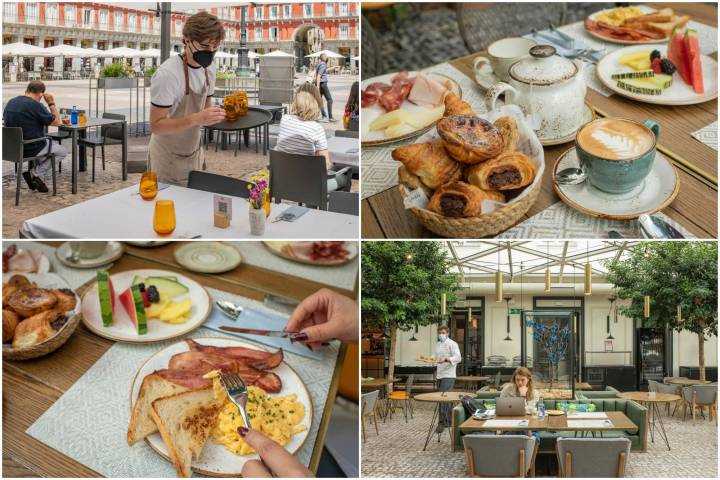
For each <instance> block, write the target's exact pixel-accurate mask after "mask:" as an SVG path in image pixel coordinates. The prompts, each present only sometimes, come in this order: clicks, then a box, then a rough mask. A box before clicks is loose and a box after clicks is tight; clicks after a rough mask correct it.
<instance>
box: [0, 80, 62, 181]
mask: <svg viewBox="0 0 720 480" xmlns="http://www.w3.org/2000/svg"><path fill="white" fill-rule="evenodd" d="M43 98H44V99H45V102H46V103H47V105H48V107H49V108H50V111H48V109H47V108H45V106H44V105H43V104H42V103H40V101H41V100H42V99H43ZM3 121H4V122H5V126H6V127H20V128H22V131H23V140H26V141H27V140H32V139H34V138H42V137H44V136H45V129H46V127H47V126H48V125H55V126H57V125H62V121H61V120H60V114H59V113H58V110H57V108H56V107H55V99H54V98H53V96H52V95H50V94H49V93H45V84H44V83H43V82H41V81H39V80H33V81H32V82H30V83H29V84H28V86H27V89H26V90H25V95H20V96H18V97H15V98H13V99H11V100H10V101H9V102H8V103H7V105H6V106H5V111H4V112H3ZM48 148H49V140H45V141H44V142H35V143H30V144H27V145H25V147H24V153H23V156H25V157H35V156H38V155H42V154H44V153H47V152H48ZM52 153H54V154H55V158H56V159H57V160H58V162H60V161H62V160H63V158H65V157H66V156H67V154H68V151H67V150H66V149H65V147H63V146H62V145H60V144H59V143H56V142H53V145H52ZM33 163H35V165H33V164H32V163H31V164H30V166H29V168H28V171H27V172H23V178H24V179H25V181H26V182H27V184H28V187H30V190H37V191H39V192H42V193H46V192H47V191H48V187H47V185H45V182H43V181H42V179H40V177H39V176H38V175H44V174H45V173H47V169H48V166H49V162H48V161H47V159H46V160H43V161H40V162H39V163H38V162H33Z"/></svg>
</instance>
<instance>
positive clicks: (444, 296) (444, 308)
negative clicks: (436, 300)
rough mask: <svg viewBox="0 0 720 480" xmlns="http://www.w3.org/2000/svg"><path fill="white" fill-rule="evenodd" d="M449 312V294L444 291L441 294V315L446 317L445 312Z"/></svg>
mask: <svg viewBox="0 0 720 480" xmlns="http://www.w3.org/2000/svg"><path fill="white" fill-rule="evenodd" d="M446 313H447V294H445V293H443V294H442V295H441V296H440V315H441V316H442V317H443V318H445V314H446Z"/></svg>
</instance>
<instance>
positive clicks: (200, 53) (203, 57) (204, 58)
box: [193, 50, 215, 68]
mask: <svg viewBox="0 0 720 480" xmlns="http://www.w3.org/2000/svg"><path fill="white" fill-rule="evenodd" d="M213 58H215V52H213V51H212V50H195V51H194V52H193V60H195V61H196V62H197V63H198V64H200V66H201V67H203V68H207V67H209V66H210V64H211V63H212V62H213Z"/></svg>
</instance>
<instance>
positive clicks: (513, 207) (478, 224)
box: [399, 182, 542, 238]
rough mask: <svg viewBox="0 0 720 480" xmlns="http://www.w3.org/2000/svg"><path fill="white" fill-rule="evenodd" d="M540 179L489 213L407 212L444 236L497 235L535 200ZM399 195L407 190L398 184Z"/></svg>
mask: <svg viewBox="0 0 720 480" xmlns="http://www.w3.org/2000/svg"><path fill="white" fill-rule="evenodd" d="M541 184H542V182H537V183H536V184H535V186H531V187H529V188H530V191H529V192H528V193H527V195H525V197H523V198H522V199H521V200H519V201H517V202H513V203H511V204H509V205H507V206H504V207H501V208H498V209H496V210H495V211H493V212H492V213H488V214H483V215H480V216H479V217H468V218H450V217H444V216H442V215H438V214H437V213H435V212H431V211H430V210H426V209H424V208H417V207H412V208H410V211H411V212H412V213H413V215H415V217H416V218H417V219H418V220H419V221H420V223H422V224H423V225H424V226H425V228H427V229H428V230H430V231H432V232H434V233H436V234H438V235H440V236H441V237H446V238H482V237H488V236H491V235H492V236H494V235H497V234H498V233H500V232H503V231H505V230H507V229H508V228H510V227H512V226H513V225H515V224H516V223H518V221H520V219H521V218H522V216H523V215H525V214H526V213H527V211H528V210H530V207H531V206H532V205H533V204H534V203H535V200H537V197H538V194H539V193H540V187H541ZM399 186H400V194H401V195H402V197H403V199H404V198H405V197H406V196H407V195H408V191H407V189H406V188H405V186H404V185H403V184H402V183H401V184H400V185H399Z"/></svg>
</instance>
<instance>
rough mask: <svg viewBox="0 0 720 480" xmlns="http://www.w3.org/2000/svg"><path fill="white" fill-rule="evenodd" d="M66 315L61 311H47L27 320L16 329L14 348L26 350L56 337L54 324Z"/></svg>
mask: <svg viewBox="0 0 720 480" xmlns="http://www.w3.org/2000/svg"><path fill="white" fill-rule="evenodd" d="M64 316H65V315H64V313H63V312H61V311H60V310H55V309H52V310H47V311H44V312H41V313H38V314H37V315H33V316H32V317H30V318H26V319H25V320H23V321H22V322H20V323H18V325H17V327H15V336H14V338H13V342H12V346H13V348H25V347H31V346H33V345H37V344H38V343H42V342H44V341H45V340H47V339H48V338H50V337H52V336H53V335H55V329H54V328H53V326H52V323H53V322H55V321H56V320H59V319H61V318H63V317H64Z"/></svg>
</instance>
